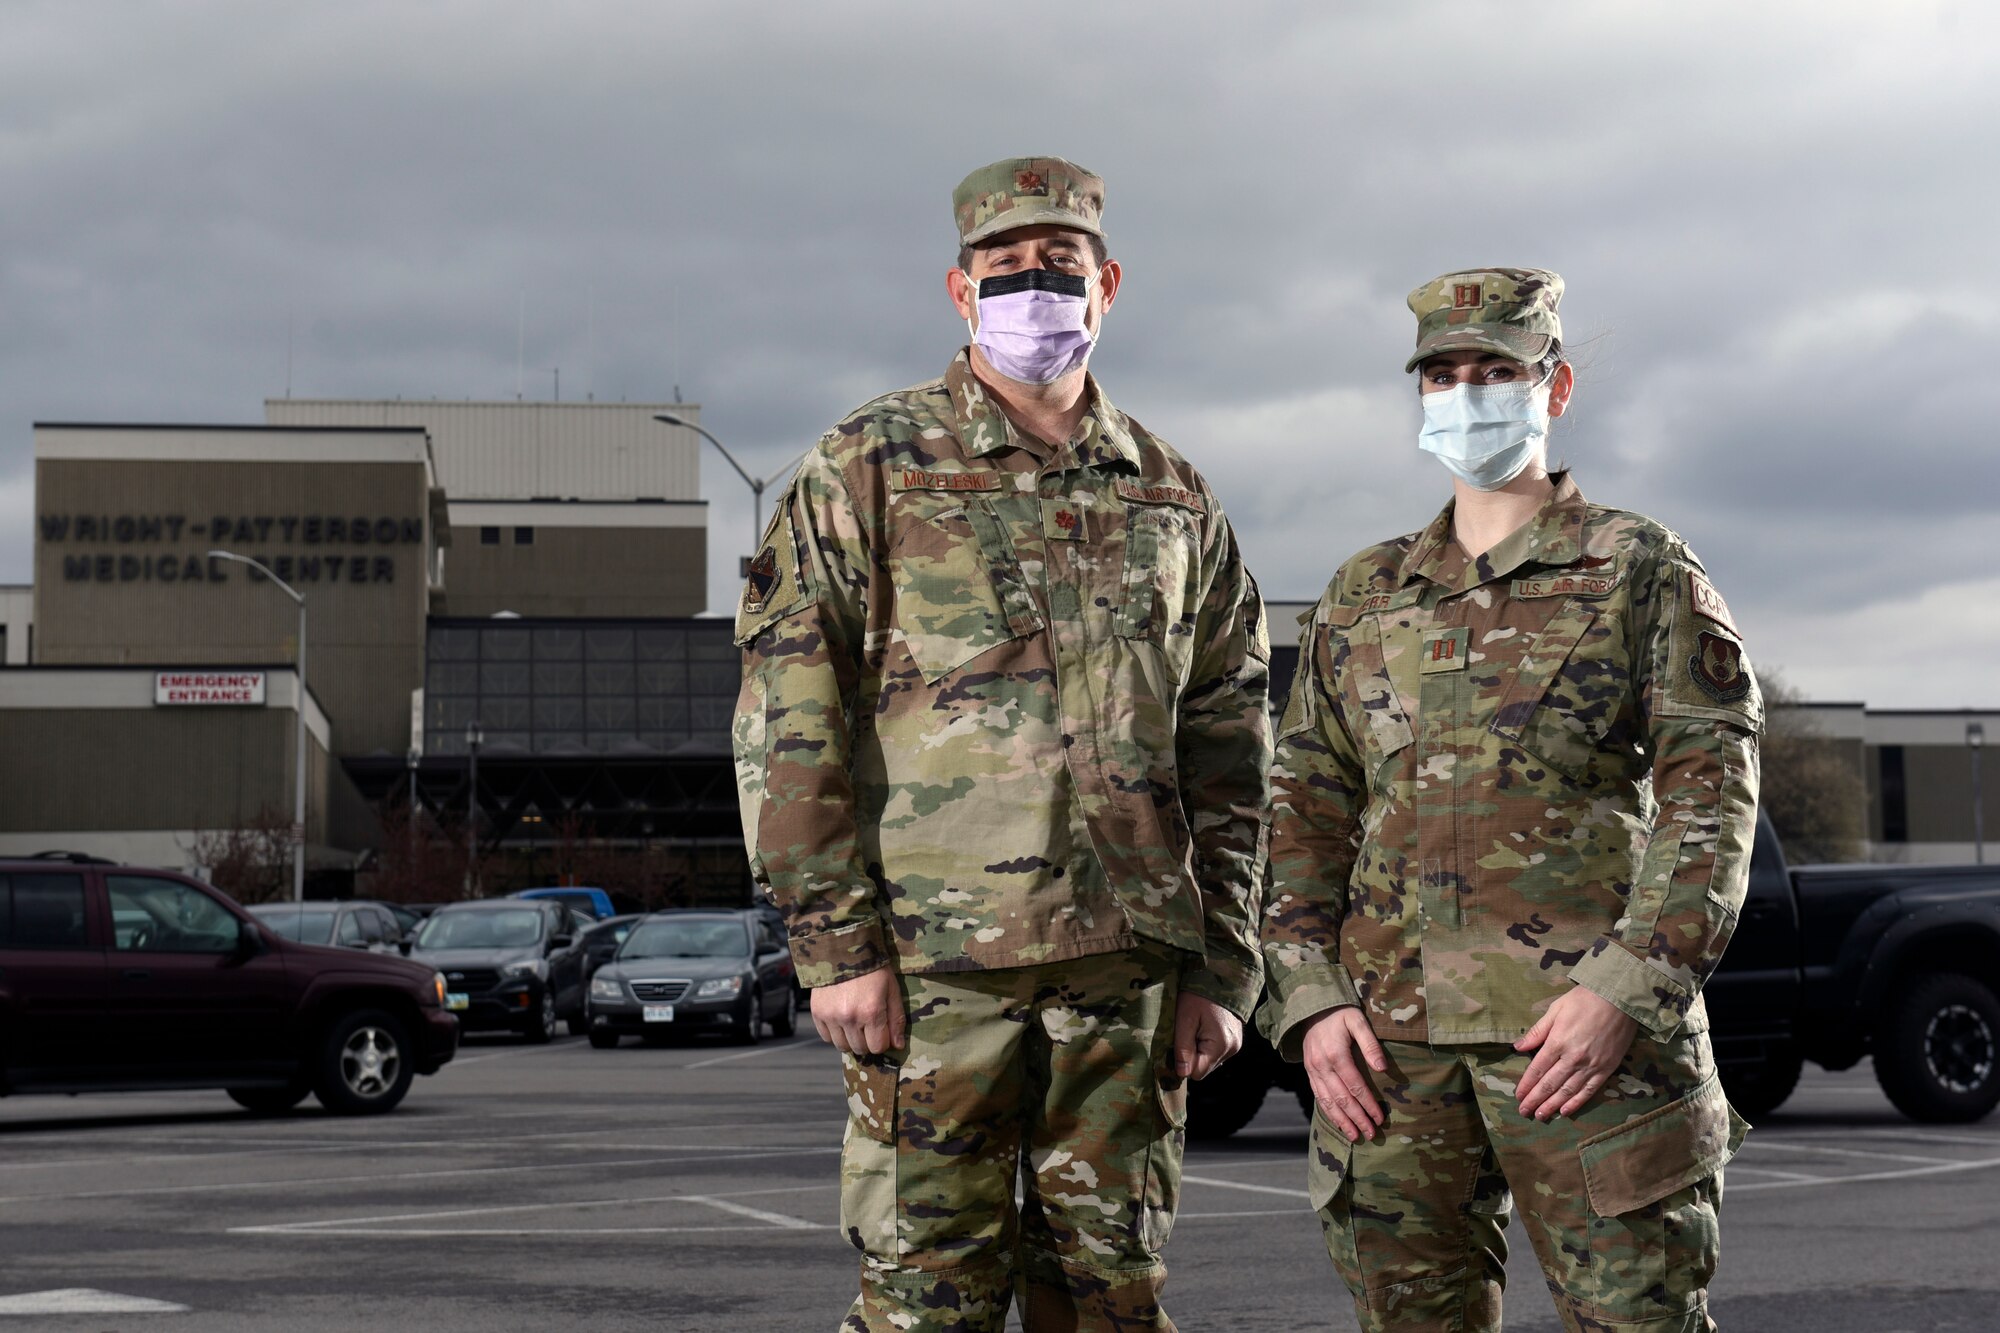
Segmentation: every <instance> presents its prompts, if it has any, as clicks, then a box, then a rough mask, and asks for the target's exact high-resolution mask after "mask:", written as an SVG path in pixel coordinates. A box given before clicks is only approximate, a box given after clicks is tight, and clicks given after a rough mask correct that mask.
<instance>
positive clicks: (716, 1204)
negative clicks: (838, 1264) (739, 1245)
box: [687, 1194, 826, 1231]
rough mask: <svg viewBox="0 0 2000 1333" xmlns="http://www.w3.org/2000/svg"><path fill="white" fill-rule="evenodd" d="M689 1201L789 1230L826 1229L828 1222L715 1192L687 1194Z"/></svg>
mask: <svg viewBox="0 0 2000 1333" xmlns="http://www.w3.org/2000/svg"><path fill="white" fill-rule="evenodd" d="M687 1201H688V1202H689V1203H701V1204H707V1205H708V1206H709V1207H710V1208H720V1209H721V1210H722V1211H723V1212H725V1213H734V1214H736V1215H737V1216H738V1217H753V1218H755V1219H757V1220H758V1221H759V1222H769V1223H770V1224H771V1225H772V1226H774V1227H783V1228H784V1229H785V1230H787V1231H824V1230H826V1223H824V1222H808V1221H806V1220H805V1219H804V1218H803V1217H793V1216H792V1215H791V1214H790V1213H773V1212H767V1211H765V1210H764V1209H762V1208H752V1207H751V1206H750V1205H748V1204H744V1203H731V1202H730V1201H729V1200H727V1199H720V1198H717V1197H716V1196H715V1195H713V1194H690V1195H688V1196H687Z"/></svg>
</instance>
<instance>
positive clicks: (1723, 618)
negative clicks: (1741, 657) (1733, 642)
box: [1688, 569, 1743, 634]
mask: <svg viewBox="0 0 2000 1333" xmlns="http://www.w3.org/2000/svg"><path fill="white" fill-rule="evenodd" d="M1688 599H1689V600H1690V601H1692V602H1693V603H1694V609H1695V610H1697V611H1699V612H1700V613H1701V614H1703V615H1705V616H1707V617H1708V618H1709V619H1710V620H1713V621H1714V622H1715V623H1716V624H1718V625H1720V626H1722V627H1723V628H1724V629H1726V630H1728V631H1729V632H1730V633H1731V634H1741V633H1742V632H1743V631H1742V630H1739V629H1737V628H1736V622H1735V621H1734V620H1731V619H1730V618H1729V604H1728V603H1727V602H1725V601H1723V600H1722V594H1721V593H1719V592H1717V591H1716V590H1715V585H1714V584H1713V583H1710V582H1709V581H1708V580H1707V579H1705V578H1703V577H1702V576H1701V575H1700V574H1698V573H1696V572H1695V571H1694V570H1692V569H1690V570H1689V571H1688Z"/></svg>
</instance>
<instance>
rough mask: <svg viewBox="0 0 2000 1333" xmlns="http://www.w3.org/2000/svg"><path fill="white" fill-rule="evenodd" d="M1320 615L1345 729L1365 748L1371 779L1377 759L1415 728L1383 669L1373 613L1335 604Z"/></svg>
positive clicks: (1397, 746)
mask: <svg viewBox="0 0 2000 1333" xmlns="http://www.w3.org/2000/svg"><path fill="white" fill-rule="evenodd" d="M1322 618H1323V620H1324V622H1325V624H1326V627H1327V631H1326V632H1327V634H1328V636H1329V638H1328V643H1327V647H1328V649H1329V650H1330V651H1331V654H1332V658H1333V669H1334V675H1335V678H1336V683H1337V685H1338V687H1339V690H1340V698H1341V703H1342V706H1343V708H1344V709H1345V710H1346V712H1347V715H1348V730H1349V731H1351V732H1353V733H1354V736H1355V738H1356V739H1357V740H1359V741H1360V742H1361V743H1362V746H1363V748H1364V749H1365V750H1366V751H1367V759H1368V772H1369V776H1370V778H1371V779H1372V778H1373V777H1374V776H1375V774H1376V773H1377V772H1378V771H1379V770H1380V768H1381V766H1382V763H1383V761H1384V760H1386V759H1388V758H1389V757H1390V756H1391V755H1393V754H1395V753H1396V752H1398V751H1399V750H1401V749H1403V748H1404V747H1405V746H1407V745H1410V744H1411V743H1412V742H1414V741H1415V740H1416V734H1415V733H1414V732H1413V731H1412V730H1411V729H1410V719H1409V715H1408V714H1407V713H1405V712H1404V711H1403V702H1402V700H1401V698H1399V697H1398V695H1397V693H1396V682H1395V681H1394V680H1393V679H1392V678H1391V677H1390V675H1389V666H1388V662H1387V661H1386V660H1385V657H1384V651H1383V642H1382V627H1381V625H1380V624H1379V623H1378V622H1379V617H1378V616H1377V615H1375V614H1372V613H1368V612H1364V611H1363V610H1362V609H1361V608H1360V607H1358V606H1336V607H1330V608H1328V610H1327V611H1326V612H1325V613H1324V615H1323V617H1322Z"/></svg>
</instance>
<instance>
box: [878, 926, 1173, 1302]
mask: <svg viewBox="0 0 2000 1333" xmlns="http://www.w3.org/2000/svg"><path fill="white" fill-rule="evenodd" d="M1180 966H1181V955H1180V954H1178V953H1176V952H1175V951H1173V950H1170V949H1166V948H1164V947H1160V948H1155V947H1151V946H1147V947H1142V948H1140V949H1136V950H1132V951H1129V952H1122V953H1115V954H1102V955H1097V956H1094V957H1086V958H1078V959H1072V960H1070V961H1067V962H1060V963H1046V964H1039V965H1035V966H1030V967H1014V968H1002V969H994V970H990V971H977V972H948V973H921V974H905V975H903V976H902V977H901V984H902V991H903V1001H904V1004H905V1005H906V1006H907V1008H908V1013H909V1035H908V1039H907V1043H906V1045H905V1047H904V1049H902V1050H900V1051H897V1052H893V1053H891V1054H889V1055H885V1056H866V1057H861V1058H856V1057H853V1056H847V1057H843V1060H842V1065H843V1070H844V1073H845V1076H846V1080H847V1094H848V1124H847V1137H846V1141H845V1144H844V1146H843V1148H842V1151H841V1194H840V1224H841V1230H842V1231H843V1232H845V1233H846V1235H847V1238H848V1240H849V1241H850V1242H851V1243H852V1244H853V1245H854V1247H855V1248H856V1249H857V1250H859V1251H861V1295H860V1297H859V1298H858V1299H857V1300H856V1301H855V1303H854V1306H853V1308H852V1309H851V1310H850V1311H849V1312H848V1315H847V1319H846V1322H844V1323H843V1324H842V1325H841V1328H842V1330H843V1333H866V1331H869V1330H896V1331H897V1333H987V1331H988V1330H990V1331H991V1333H1000V1330H1001V1329H1002V1328H1004V1327H1005V1324H1006V1319H1007V1308H1008V1304H1009V1302H1010V1300H1011V1299H1012V1297H1013V1295H1014V1293H1015V1292H1016V1291H1018V1292H1019V1293H1020V1297H1021V1306H1022V1326H1023V1327H1024V1328H1025V1329H1027V1330H1029V1333H1055V1331H1056V1330H1070V1329H1075V1330H1085V1329H1088V1330H1106V1331H1109V1330H1119V1331H1120V1333H1123V1331H1125V1330H1139V1329H1158V1330H1172V1329H1173V1327H1174V1326H1173V1323H1172V1321H1170V1320H1169V1319H1168V1318H1167V1316H1166V1313H1165V1311H1164V1310H1163V1309H1162V1308H1161V1306H1160V1288H1161V1287H1162V1286H1163V1285H1164V1284H1165V1282H1166V1267H1165V1265H1164V1264H1163V1263H1162V1262H1161V1260H1160V1249H1161V1246H1163V1245H1164V1244H1165V1243H1166V1239H1167V1233H1168V1232H1169V1231H1170V1230H1171V1229H1172V1227H1173V1220H1174V1209H1175V1206H1176V1205H1177V1203H1178V1201H1179V1195H1180V1175H1181V1150H1182V1147H1183V1143H1184V1137H1185V1134H1184V1126H1185V1123H1186V1118H1187V1093H1186V1088H1185V1086H1184V1085H1183V1084H1182V1083H1181V1081H1180V1080H1179V1079H1178V1078H1174V1077H1171V1076H1169V1075H1168V1074H1167V1072H1166V1071H1167V1070H1168V1068H1169V1062H1170V1060H1171V1056H1172V1047H1173V1035H1174V1004H1175V1000H1176V997H1177V995H1178V993H1179V980H1178V977H1179V971H1180ZM1017 1181H1018V1182H1019V1183H1020V1185H1021V1194H1022V1202H1021V1204H1020V1206H1019V1207H1018V1208H1017V1207H1016V1204H1015V1186H1016V1182H1017Z"/></svg>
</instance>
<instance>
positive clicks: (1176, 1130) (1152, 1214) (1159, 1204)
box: [1139, 1004, 1214, 1261]
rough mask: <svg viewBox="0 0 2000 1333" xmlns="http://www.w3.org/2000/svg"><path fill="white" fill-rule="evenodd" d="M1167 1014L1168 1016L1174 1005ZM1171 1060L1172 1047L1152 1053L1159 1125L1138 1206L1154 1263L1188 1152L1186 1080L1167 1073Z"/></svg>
mask: <svg viewBox="0 0 2000 1333" xmlns="http://www.w3.org/2000/svg"><path fill="white" fill-rule="evenodd" d="M1166 1011H1167V1013H1168V1014H1169V1015H1170V1016H1171V1015H1172V1013H1173V1012H1174V1009H1173V1005H1172V1004H1169V1005H1167V1007H1166ZM1162 1032H1163V1033H1164V1034H1165V1035H1166V1036H1167V1038H1168V1039H1169V1040H1171V1039H1172V1035H1173V1025H1172V1023H1171V1022H1169V1023H1167V1024H1165V1025H1163V1027H1162ZM1156 1045H1157V1043H1156ZM1172 1058H1173V1052H1172V1050H1171V1048H1168V1049H1165V1050H1159V1049H1156V1050H1155V1051H1154V1052H1153V1060H1154V1064H1153V1069H1154V1074H1153V1110H1154V1112H1155V1113H1156V1114H1157V1115H1158V1117H1159V1122H1158V1124H1157V1126H1156V1128H1155V1132H1154V1134H1153V1140H1152V1143H1151V1144H1150V1145H1149V1146H1148V1147H1147V1149H1146V1197H1145V1198H1144V1199H1142V1200H1141V1201H1140V1204H1139V1244H1140V1245H1141V1246H1142V1247H1143V1248H1144V1249H1145V1250H1146V1252H1147V1253H1149V1254H1151V1255H1152V1256H1153V1258H1154V1259H1155V1260H1156V1261H1157V1260H1158V1259H1159V1257H1160V1251H1161V1250H1162V1249H1163V1248H1164V1247H1165V1246H1166V1243H1167V1238H1168V1237H1169V1236H1171V1235H1172V1234H1173V1231H1174V1216H1175V1214H1177V1213H1178V1212H1179V1211H1180V1202H1181V1197H1180V1196H1181V1161H1182V1159H1183V1157H1184V1156H1185V1155H1186V1151H1187V1109H1188V1081H1187V1080H1186V1079H1185V1078H1183V1077H1181V1076H1180V1075H1179V1074H1171V1073H1168V1072H1166V1070H1165V1065H1164V1062H1165V1061H1167V1060H1171V1059H1172ZM1210 1077H1214V1075H1210Z"/></svg>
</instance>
